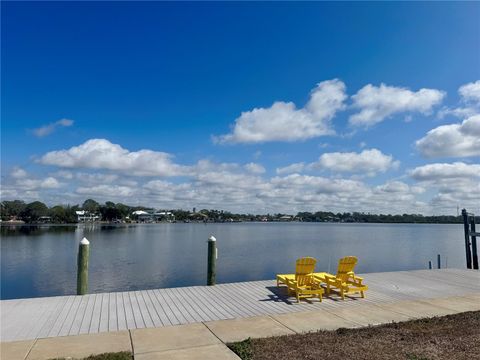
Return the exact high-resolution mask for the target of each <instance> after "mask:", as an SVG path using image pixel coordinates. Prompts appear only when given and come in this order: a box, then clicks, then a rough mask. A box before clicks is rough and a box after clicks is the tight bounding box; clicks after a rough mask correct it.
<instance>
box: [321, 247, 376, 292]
mask: <svg viewBox="0 0 480 360" xmlns="http://www.w3.org/2000/svg"><path fill="white" fill-rule="evenodd" d="M357 262H358V259H357V258H356V257H355V256H345V257H343V258H341V259H340V260H339V261H338V269H337V274H336V275H332V274H328V273H323V274H315V275H314V278H315V280H317V281H320V282H324V283H325V284H326V285H327V295H329V294H330V291H331V289H332V288H334V289H336V291H339V292H340V296H341V297H342V300H345V295H347V294H355V293H360V295H361V296H362V298H364V297H365V293H364V292H365V291H366V290H368V286H367V285H365V284H364V283H363V278H361V277H360V276H357V275H355V273H354V272H353V270H354V268H355V265H356V264H357Z"/></svg>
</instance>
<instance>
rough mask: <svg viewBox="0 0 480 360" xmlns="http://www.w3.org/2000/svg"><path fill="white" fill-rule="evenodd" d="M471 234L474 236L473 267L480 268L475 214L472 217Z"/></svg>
mask: <svg viewBox="0 0 480 360" xmlns="http://www.w3.org/2000/svg"><path fill="white" fill-rule="evenodd" d="M470 235H471V237H472V262H473V268H474V269H475V270H478V253H477V236H476V235H477V230H476V229H475V216H472V217H471V218H470Z"/></svg>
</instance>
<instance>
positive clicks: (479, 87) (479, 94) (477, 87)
mask: <svg viewBox="0 0 480 360" xmlns="http://www.w3.org/2000/svg"><path fill="white" fill-rule="evenodd" d="M458 93H459V94H460V96H461V97H462V98H463V99H464V100H465V101H467V102H468V101H472V102H480V80H477V81H475V82H471V83H468V84H465V85H462V86H460V88H459V89H458Z"/></svg>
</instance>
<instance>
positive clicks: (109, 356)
mask: <svg viewBox="0 0 480 360" xmlns="http://www.w3.org/2000/svg"><path fill="white" fill-rule="evenodd" d="M68 359H69V360H74V359H72V358H68ZM132 359H133V356H132V353H131V352H129V351H122V352H117V353H104V354H98V355H90V356H88V357H86V358H83V359H78V360H132ZM51 360H66V359H65V358H56V359H51Z"/></svg>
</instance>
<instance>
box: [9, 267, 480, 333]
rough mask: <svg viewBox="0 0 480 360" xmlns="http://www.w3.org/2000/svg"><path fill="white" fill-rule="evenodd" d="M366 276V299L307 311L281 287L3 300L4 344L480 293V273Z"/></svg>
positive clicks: (327, 301) (334, 300)
mask: <svg viewBox="0 0 480 360" xmlns="http://www.w3.org/2000/svg"><path fill="white" fill-rule="evenodd" d="M363 277H364V279H365V280H364V282H365V283H366V284H367V285H368V286H369V290H368V291H367V297H366V298H365V299H360V298H358V297H356V298H355V297H347V299H346V300H345V301H342V300H340V298H339V297H338V295H332V296H331V297H326V296H325V297H324V300H323V301H322V302H319V301H318V300H316V299H314V300H312V301H302V302H301V303H299V304H297V303H296V300H295V298H293V297H290V298H289V297H287V296H286V291H285V288H284V287H283V288H280V289H278V288H277V287H276V283H275V281H274V280H261V281H251V282H239V283H230V284H219V285H216V286H191V287H182V288H171V289H154V290H143V291H127V292H117V293H103V294H102V293H99V294H90V295H85V296H56V297H50V298H35V299H17V300H3V301H1V302H0V320H1V333H0V335H1V340H2V341H14V340H27V339H35V338H43V337H53V336H61V335H75V334H85V333H98V332H105V331H117V330H125V329H137V328H144V327H162V326H170V325H177V324H188V323H195V322H204V321H212V320H219V319H232V318H245V317H251V316H256V315H274V314H282V313H289V312H297V311H308V310H317V309H324V310H335V309H339V308H342V307H351V306H358V305H362V304H372V305H381V304H387V303H392V302H397V301H403V300H422V299H427V298H443V297H449V296H473V294H477V296H478V294H480V272H479V271H474V270H462V269H442V270H415V271H397V272H384V273H370V274H364V275H363Z"/></svg>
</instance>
